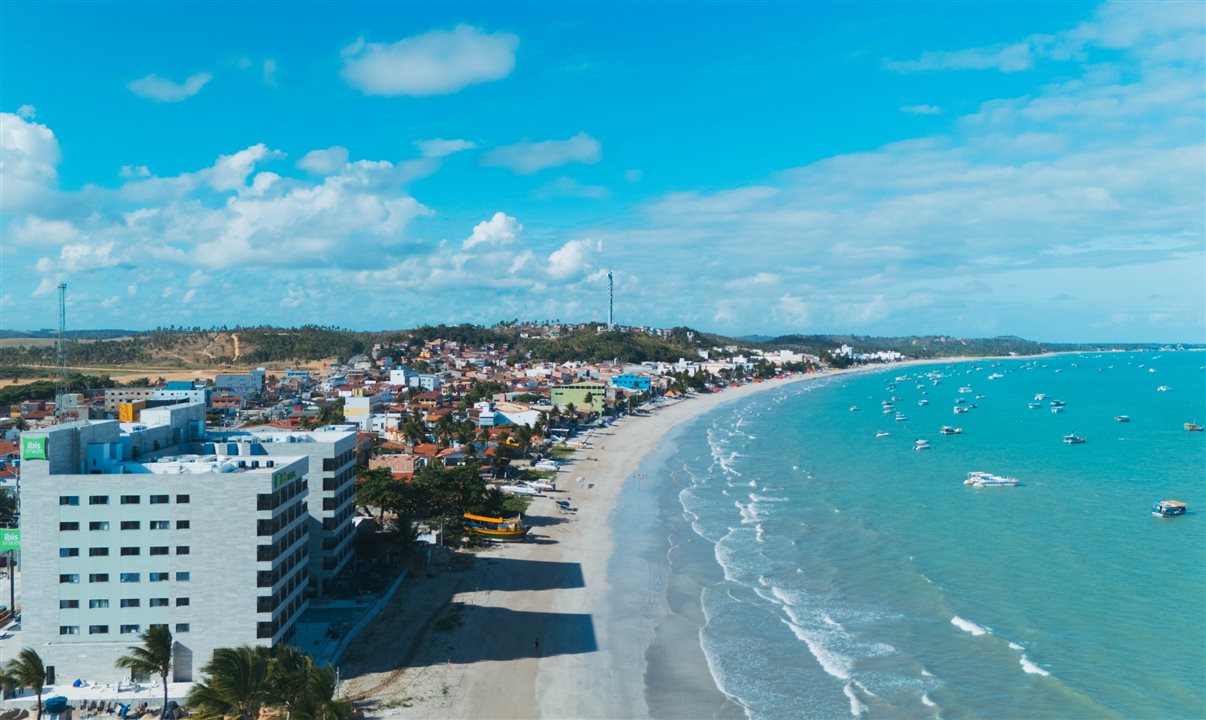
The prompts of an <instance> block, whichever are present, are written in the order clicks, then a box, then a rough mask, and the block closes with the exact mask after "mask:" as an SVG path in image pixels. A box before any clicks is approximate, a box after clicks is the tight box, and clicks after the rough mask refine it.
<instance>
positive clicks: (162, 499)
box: [151, 495, 171, 505]
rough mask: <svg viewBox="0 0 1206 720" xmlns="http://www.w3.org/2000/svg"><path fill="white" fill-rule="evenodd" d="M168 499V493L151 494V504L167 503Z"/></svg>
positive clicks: (169, 498)
mask: <svg viewBox="0 0 1206 720" xmlns="http://www.w3.org/2000/svg"><path fill="white" fill-rule="evenodd" d="M170 500H171V496H170V495H152V496H151V504H152V505H166V504H167V503H168V501H170Z"/></svg>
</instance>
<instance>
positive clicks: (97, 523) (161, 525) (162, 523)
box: [59, 520, 191, 532]
mask: <svg viewBox="0 0 1206 720" xmlns="http://www.w3.org/2000/svg"><path fill="white" fill-rule="evenodd" d="M120 527H121V529H122V530H141V529H142V521H140V520H122V521H121V525H120ZM147 527H148V528H149V529H151V530H171V529H172V521H171V520H148V521H147ZM190 527H191V526H190V524H189V521H188V520H177V521H176V529H177V530H188V529H190ZM79 529H80V524H79V523H78V522H75V521H70V522H61V523H59V532H71V531H75V530H79ZM88 529H89V530H98V531H103V530H108V529H109V521H108V520H92V521H90V522H89V523H88Z"/></svg>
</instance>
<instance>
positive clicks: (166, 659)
mask: <svg viewBox="0 0 1206 720" xmlns="http://www.w3.org/2000/svg"><path fill="white" fill-rule="evenodd" d="M138 639H139V640H141V641H142V645H133V646H131V647H130V648H129V650H130V652H129V654H127V655H122V656H121V657H119V658H117V662H116V663H114V664H115V665H116V666H117V667H119V668H122V669H125V670H129V671H130V672H131V673H132V674H133V675H158V676H159V679H160V681H162V683H163V707H164V708H166V707H167V701H168V685H167V678H168V674H169V673H170V672H171V671H172V648H173V647H174V645H175V643H174V642H173V641H172V632H171V631H170V630H168V627H167V625H152V626H150V627H149V628H147V629H146V631H145V632H143V633H142V635H140V636H139V637H138Z"/></svg>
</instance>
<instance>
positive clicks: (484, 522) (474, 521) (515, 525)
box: [461, 513, 532, 542]
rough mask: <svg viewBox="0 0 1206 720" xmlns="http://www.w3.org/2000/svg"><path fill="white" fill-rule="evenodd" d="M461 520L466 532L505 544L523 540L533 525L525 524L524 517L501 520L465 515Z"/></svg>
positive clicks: (470, 514)
mask: <svg viewBox="0 0 1206 720" xmlns="http://www.w3.org/2000/svg"><path fill="white" fill-rule="evenodd" d="M461 518H462V526H463V527H464V528H465V531H466V532H469V533H472V534H474V535H479V536H481V537H487V538H491V539H494V540H501V541H504V542H515V541H518V540H523V539H525V538H526V537H527V536H528V531H530V530H531V529H532V526H531V525H525V524H524V522H523V516H522V515H516V516H515V517H513V518H501V517H485V516H483V515H474V514H472V513H465V514H464V515H462V516H461Z"/></svg>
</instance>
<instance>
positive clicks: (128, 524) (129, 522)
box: [121, 520, 142, 530]
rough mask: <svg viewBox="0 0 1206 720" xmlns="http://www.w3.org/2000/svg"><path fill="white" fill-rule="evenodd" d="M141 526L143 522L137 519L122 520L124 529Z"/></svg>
mask: <svg viewBox="0 0 1206 720" xmlns="http://www.w3.org/2000/svg"><path fill="white" fill-rule="evenodd" d="M141 528H142V523H141V522H139V521H137V520H122V521H121V529H122V530H139V529H141Z"/></svg>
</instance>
